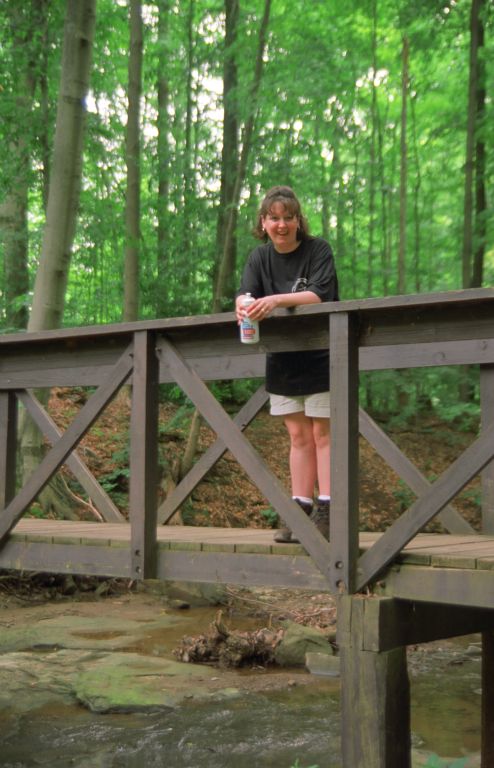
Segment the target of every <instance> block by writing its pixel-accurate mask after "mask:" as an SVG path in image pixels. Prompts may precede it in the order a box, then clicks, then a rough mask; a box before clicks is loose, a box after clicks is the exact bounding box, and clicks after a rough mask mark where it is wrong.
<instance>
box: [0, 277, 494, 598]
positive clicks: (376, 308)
mask: <svg viewBox="0 0 494 768" xmlns="http://www.w3.org/2000/svg"><path fill="white" fill-rule="evenodd" d="M327 345H329V347H330V350H331V433H332V458H331V475H332V503H331V531H330V540H331V544H328V542H326V541H325V540H324V539H323V538H322V536H321V535H320V534H319V532H318V531H317V530H316V529H315V527H314V526H313V525H312V524H311V523H310V522H309V521H308V519H307V518H306V517H305V515H303V514H301V512H300V510H299V508H298V506H297V505H296V504H295V503H294V502H293V501H292V500H291V498H290V496H289V494H288V489H286V488H284V487H283V486H282V485H281V483H280V482H279V480H278V479H277V478H276V477H275V476H274V475H273V474H272V473H271V472H270V471H269V469H268V468H267V467H266V465H265V463H264V461H263V460H262V459H261V457H260V456H259V454H258V453H257V452H256V450H255V449H254V447H253V446H252V445H251V444H250V442H249V441H248V440H247V438H246V437H245V436H244V434H243V430H244V428H245V426H246V425H247V424H248V423H250V421H252V419H253V418H254V417H255V416H256V414H257V413H258V412H259V410H260V409H261V408H262V407H263V405H264V404H265V402H266V400H267V395H266V393H265V391H264V389H263V387H261V388H260V389H259V390H258V391H257V392H256V393H255V395H254V396H253V397H252V398H251V400H250V401H249V402H248V403H247V404H246V405H245V406H244V407H243V408H242V409H241V411H240V412H239V413H238V414H237V415H236V416H235V417H234V418H233V419H232V418H230V416H229V415H228V414H227V413H226V412H225V411H224V410H223V408H222V407H221V405H220V404H219V403H218V402H217V401H216V399H215V398H214V397H213V395H212V394H211V392H210V390H209V388H208V387H207V384H206V382H208V381H212V380H226V379H238V378H253V377H262V375H263V372H264V355H265V353H266V352H267V351H285V350H286V351H289V350H293V351H296V350H300V349H311V348H312V349H317V348H321V347H324V346H327ZM471 364H479V365H480V376H481V395H482V398H481V399H482V432H481V434H480V436H479V437H478V439H477V440H476V441H475V442H474V443H473V445H472V446H470V448H469V449H467V451H465V452H464V454H463V455H462V456H461V457H460V458H459V459H457V461H456V462H455V463H454V464H453V466H452V467H451V468H450V469H448V470H447V471H446V472H445V473H444V474H443V475H442V476H441V477H440V478H439V479H438V480H437V481H436V482H435V483H434V484H433V485H432V486H431V485H430V484H429V483H428V481H427V480H426V479H425V478H424V477H423V476H422V475H421V474H420V472H419V471H418V470H417V469H416V468H415V467H414V466H413V465H412V464H411V463H410V461H409V460H408V459H407V458H406V457H405V456H404V455H403V454H402V453H401V452H400V451H399V449H398V448H397V447H396V446H395V445H394V444H393V443H392V442H391V440H390V439H389V438H388V437H387V436H386V435H385V434H384V433H383V432H382V430H380V429H379V427H378V426H377V425H376V424H375V423H374V422H373V421H372V419H371V418H370V417H369V416H368V414H366V413H365V412H364V411H363V410H362V409H360V408H359V402H358V390H359V371H370V370H384V369H394V368H417V367H426V366H444V365H471ZM493 371H494V291H493V290H490V289H483V290H469V291H458V292H449V293H443V294H429V295H419V296H401V297H388V298H383V299H367V300H362V301H344V302H338V303H328V304H319V305H312V306H307V307H301V308H298V309H297V310H278V311H277V312H276V313H275V314H274V315H273V316H272V317H271V318H269V319H268V320H266V321H264V322H263V324H262V326H261V343H260V344H259V345H256V346H250V345H241V344H240V343H239V340H238V329H237V326H236V323H235V320H234V316H233V314H232V313H227V314H221V315H206V316H200V317H183V318H172V319H166V320H155V321H149V322H146V321H143V322H138V323H127V324H118V325H107V326H96V327H87V328H72V329H62V330H58V331H47V332H42V333H23V334H11V335H5V336H0V510H1V511H0V546H1V543H2V540H4V539H5V538H6V537H7V535H8V533H9V532H10V531H11V530H12V528H13V527H14V526H15V525H16V523H17V522H18V520H19V519H20V518H21V517H22V515H23V514H24V512H25V510H26V509H27V508H28V507H29V505H30V504H31V503H32V501H33V500H34V499H35V498H36V496H37V495H38V494H39V492H40V491H41V490H42V489H43V487H44V486H45V485H46V484H47V483H48V482H49V481H50V479H51V477H52V476H53V475H54V474H55V472H56V471H57V470H58V469H59V468H60V466H61V465H62V464H63V463H67V464H68V465H69V466H70V468H71V470H72V471H73V472H74V473H75V475H76V477H77V478H78V480H79V482H80V483H81V484H82V486H83V487H84V488H85V489H86V490H87V492H88V494H89V495H90V496H91V498H92V499H93V501H94V502H95V504H96V505H97V507H98V509H99V511H100V512H101V514H102V516H103V517H104V519H105V520H107V521H112V522H115V521H123V517H122V515H121V514H120V512H119V510H118V509H117V508H116V507H115V505H114V504H113V502H112V501H111V499H109V497H108V496H107V495H106V494H105V492H104V491H103V489H102V488H101V487H100V486H99V485H98V483H97V482H96V480H95V478H94V477H93V476H92V475H91V474H90V473H89V471H88V470H87V468H86V467H85V465H84V464H83V462H82V460H81V458H80V457H79V456H78V454H77V453H76V448H77V445H78V444H79V442H80V441H81V440H82V438H83V436H84V435H85V434H86V432H87V431H88V430H89V429H90V427H91V426H92V424H93V423H94V422H95V420H96V419H97V418H98V416H99V414H100V413H101V412H102V411H103V410H104V409H105V407H106V406H107V404H108V403H109V402H110V400H111V399H112V398H113V397H114V396H115V394H116V393H117V392H118V390H119V389H120V387H122V386H123V385H125V384H130V385H131V386H132V412H131V425H130V477H131V482H130V497H129V520H130V525H131V558H132V573H133V574H134V575H135V576H136V577H137V578H146V577H152V576H153V575H154V574H155V553H156V526H157V524H160V523H165V522H166V521H167V520H169V518H170V517H171V516H172V515H173V513H174V512H175V510H176V509H177V507H178V506H179V505H180V504H181V503H182V502H183V500H184V499H185V498H186V497H187V496H188V495H189V494H190V493H191V491H192V490H193V488H194V487H195V486H196V485H197V483H198V482H199V481H200V480H201V478H202V477H203V476H204V474H205V473H206V472H207V471H208V469H209V468H210V467H211V466H212V465H213V464H214V462H215V461H217V460H218V458H219V457H220V456H221V455H222V454H223V452H224V451H225V450H226V449H229V450H230V451H231V452H232V454H233V455H234V456H235V457H236V458H237V460H238V461H239V463H240V464H241V466H242V467H243V468H244V469H245V471H246V472H247V473H248V474H249V476H250V477H251V479H252V480H253V482H254V483H255V484H256V485H257V486H258V488H259V489H260V490H261V492H262V493H263V495H264V496H265V497H266V499H267V500H268V501H269V502H270V503H271V504H272V506H273V507H274V508H275V509H276V510H277V511H278V512H279V513H280V514H281V515H282V516H283V518H284V519H285V520H286V521H287V523H288V524H289V525H290V527H291V528H292V530H293V531H294V533H295V534H296V536H297V537H298V538H299V540H300V542H301V543H302V544H303V546H304V547H305V549H306V550H307V552H308V553H309V555H310V556H311V557H312V558H313V560H314V562H315V563H316V565H317V566H318V568H319V569H320V571H321V573H322V574H323V575H324V577H325V578H326V579H327V581H328V583H329V587H330V589H331V590H332V591H334V592H337V593H353V592H355V591H358V590H361V589H362V588H363V587H365V586H366V585H367V584H369V582H372V581H373V580H374V579H375V578H376V577H377V575H378V574H379V573H380V572H381V571H382V570H383V569H384V568H385V567H386V566H387V565H388V564H389V563H390V562H391V561H392V560H393V559H394V558H395V557H396V555H397V554H398V553H399V552H400V550H401V549H402V548H403V547H404V546H405V545H406V544H407V542H409V541H410V540H411V539H412V538H413V537H414V536H415V535H416V534H417V533H418V532H419V531H420V530H422V529H423V528H424V526H425V525H426V524H427V523H428V522H429V521H430V520H431V519H432V518H433V517H434V516H435V515H438V514H439V515H440V516H441V521H442V523H443V525H444V526H445V527H446V528H447V530H449V531H450V532H452V533H465V532H468V531H471V529H470V526H469V524H468V523H467V522H466V521H465V520H464V519H463V518H462V517H461V516H460V515H459V514H458V513H457V512H456V511H455V509H454V508H453V507H451V506H448V505H449V502H450V501H451V499H452V498H453V497H454V496H455V495H456V494H457V493H458V492H459V491H460V490H461V489H462V488H463V487H464V486H465V485H466V484H467V483H468V482H469V481H470V480H471V479H472V477H474V476H475V475H477V474H479V473H481V472H482V482H483V526H484V530H485V531H486V532H489V533H492V532H494V492H493V488H494V473H493V470H492V466H491V460H492V458H493V456H494V439H493V438H494V386H493V379H494V373H493ZM164 382H176V383H177V384H178V386H179V387H181V389H182V390H183V391H184V392H185V393H186V395H187V396H188V397H189V398H190V400H191V401H192V402H193V403H194V404H195V406H196V407H197V408H198V409H199V411H200V412H201V414H202V415H203V417H204V418H205V420H206V421H207V422H208V423H209V425H210V426H211V427H212V429H213V430H214V432H215V433H216V435H217V441H216V443H215V444H214V445H213V446H211V448H210V449H209V450H208V451H207V453H206V454H205V455H204V456H203V457H202V458H201V459H200V461H199V462H198V463H197V464H196V465H195V466H194V467H193V469H192V470H191V472H190V473H189V474H188V475H187V476H186V477H185V478H184V480H183V481H182V482H181V483H180V484H179V486H177V488H176V489H175V491H174V492H173V493H172V494H171V495H170V496H169V497H168V498H167V499H166V500H165V502H164V503H163V504H162V505H161V507H159V508H158V505H157V502H156V499H157V483H158V477H157V424H158V384H159V383H164ZM52 386H67V387H71V386H83V387H95V388H96V389H95V391H94V393H93V394H92V395H91V397H90V398H89V399H88V400H87V402H86V403H85V405H84V406H83V407H82V408H81V410H80V412H79V413H78V415H77V416H76V417H75V419H74V421H73V422H72V424H71V425H70V426H69V427H68V428H67V430H66V431H65V432H64V434H63V435H61V434H60V433H59V430H58V429H57V427H56V426H55V425H54V423H53V422H52V420H51V419H50V417H49V415H48V414H47V413H46V412H45V410H44V409H43V407H42V406H41V404H40V403H39V402H38V400H37V399H36V397H35V395H34V394H33V390H36V389H41V388H49V387H52ZM19 403H22V404H23V406H24V407H25V408H26V410H27V411H28V412H29V414H30V416H31V417H32V418H33V419H34V420H35V422H36V423H37V425H38V426H39V428H40V429H41V431H42V433H43V434H44V436H45V438H46V439H47V440H48V441H49V442H50V443H51V444H52V448H51V450H50V451H49V452H48V453H47V454H46V456H45V458H44V459H43V461H42V462H41V464H40V466H39V467H38V469H37V471H36V472H35V473H34V474H33V476H32V477H30V478H29V479H28V480H27V482H26V483H25V484H24V485H23V487H22V488H19V489H18V488H17V487H16V461H15V456H16V447H17V422H18V419H17V412H18V404H19ZM359 432H361V433H362V434H363V435H364V437H365V438H366V439H367V440H368V441H369V442H370V443H371V444H372V445H373V446H374V447H375V448H376V450H377V451H378V452H379V453H380V454H381V455H382V456H383V458H384V459H385V460H386V461H388V463H390V464H391V466H392V467H393V469H395V471H396V472H397V473H398V475H400V476H401V477H402V478H403V479H404V481H405V482H407V483H408V485H409V486H410V487H411V488H412V490H413V491H414V492H415V493H416V494H417V495H418V498H417V500H416V501H415V503H414V504H413V505H412V506H411V507H410V509H408V510H407V511H406V512H405V513H404V514H403V515H402V516H401V517H400V518H399V519H398V520H397V521H396V522H395V523H394V524H393V525H392V526H390V528H389V529H388V530H387V531H386V532H385V534H384V535H383V536H382V537H381V538H380V540H379V541H378V542H377V543H376V544H375V545H374V546H372V547H371V549H369V550H368V551H366V552H365V554H363V555H361V556H359V545H358V535H359V510H358V506H359V505H358V475H359V470H358V438H359ZM493 464H494V463H493Z"/></svg>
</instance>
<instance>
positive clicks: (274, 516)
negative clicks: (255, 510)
mask: <svg viewBox="0 0 494 768" xmlns="http://www.w3.org/2000/svg"><path fill="white" fill-rule="evenodd" d="M260 515H261V517H262V518H263V520H265V521H266V522H267V523H268V524H269V525H270V526H271V528H276V526H277V524H278V520H279V516H278V513H277V512H276V510H274V509H273V508H272V507H267V509H261V511H260Z"/></svg>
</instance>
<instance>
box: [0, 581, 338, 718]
mask: <svg viewBox="0 0 494 768" xmlns="http://www.w3.org/2000/svg"><path fill="white" fill-rule="evenodd" d="M186 604H187V603H182V606H183V605H186ZM216 610H217V609H216V608H213V607H209V606H197V607H195V608H190V609H189V610H184V609H183V607H182V608H175V607H173V606H172V607H170V605H169V604H168V603H167V602H166V601H164V600H163V598H162V596H161V595H157V594H154V593H151V594H150V593H137V594H136V593H129V594H127V595H124V596H119V597H115V598H105V599H104V600H96V601H94V602H91V601H90V602H84V601H83V602H55V603H45V604H42V605H29V606H27V607H25V608H19V607H18V606H15V607H11V608H9V607H5V606H4V607H3V608H0V630H1V631H0V708H3V707H5V708H7V707H8V708H10V709H11V710H12V708H13V709H15V710H16V711H19V712H26V711H29V710H30V709H35V708H39V707H41V706H44V705H46V704H48V703H50V702H54V701H64V702H66V703H69V702H72V703H73V702H78V703H79V704H82V705H83V706H85V707H87V708H88V709H89V710H91V711H93V712H99V713H105V712H143V711H149V712H155V711H158V710H161V709H168V708H174V707H177V706H179V705H181V704H183V703H184V702H189V701H190V700H192V699H193V700H195V701H199V700H211V699H212V698H216V699H218V698H221V697H224V698H231V697H232V696H235V695H239V694H240V689H242V690H246V689H247V690H262V689H263V688H264V687H266V686H269V687H270V688H273V687H274V688H275V687H277V686H279V687H286V686H288V685H290V684H291V681H293V676H294V674H295V676H296V678H297V680H298V681H299V682H300V683H302V682H307V680H306V677H307V674H306V673H305V670H304V669H301V670H300V671H299V672H298V673H297V671H293V670H290V671H286V670H282V669H278V670H267V669H265V668H262V667H261V666H257V667H256V665H255V663H253V665H252V666H254V669H253V670H252V674H251V675H249V676H247V675H244V676H240V677H239V676H238V675H236V674H235V672H232V671H230V670H228V669H225V668H219V667H218V666H216V665H212V664H210V665H208V664H190V663H184V662H181V661H179V660H177V658H176V648H177V646H179V644H180V642H181V640H182V638H183V637H184V636H186V635H190V634H191V633H192V632H201V631H203V632H208V631H209V628H210V626H211V622H214V617H215V614H216ZM255 623H257V626H259V621H258V620H256V622H255ZM249 626H254V623H252V622H249V621H248V620H243V621H242V622H241V629H242V630H243V633H244V634H248V629H249ZM233 632H234V633H235V630H233ZM304 632H305V633H306V634H307V633H309V634H311V635H312V634H314V630H311V629H309V628H301V632H300V631H299V632H298V633H297V638H298V643H299V646H300V648H303V647H304V646H303V638H302V639H301V637H300V635H301V634H302V635H303V634H304ZM292 634H293V633H292ZM318 636H319V637H320V638H321V642H324V641H323V640H322V637H323V636H322V633H319V634H318ZM309 645H310V646H312V642H311V640H310V639H309ZM326 645H327V647H328V648H329V646H328V644H327V641H326ZM289 658H290V659H291V662H290V663H291V664H293V663H295V664H297V663H300V664H303V655H301V657H300V660H299V661H297V660H296V659H295V658H294V656H293V653H292V654H291V656H290V657H289ZM239 684H240V687H239Z"/></svg>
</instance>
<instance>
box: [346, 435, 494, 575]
mask: <svg viewBox="0 0 494 768" xmlns="http://www.w3.org/2000/svg"><path fill="white" fill-rule="evenodd" d="M493 456H494V423H493V424H491V426H490V427H487V429H485V430H484V431H483V432H482V434H481V435H480V436H479V437H478V438H477V439H476V440H475V441H474V442H473V443H472V444H471V445H470V446H469V447H468V448H467V449H466V450H465V451H464V452H463V453H462V455H461V456H459V457H458V458H457V459H456V461H454V462H453V464H451V466H450V467H448V469H447V470H446V471H445V472H443V474H442V475H441V476H440V477H439V478H438V479H437V480H436V482H435V483H434V485H432V486H430V488H429V489H428V490H427V491H426V492H425V493H424V494H423V495H422V496H421V497H420V499H417V501H416V502H415V503H414V504H412V506H411V507H410V508H409V509H407V511H406V512H405V513H404V514H403V515H402V516H401V517H400V518H399V519H398V520H397V521H396V522H395V523H393V525H392V526H391V527H390V528H388V530H387V531H386V533H384V534H383V535H382V536H381V538H380V539H379V540H378V541H377V542H376V543H375V544H374V545H373V546H372V547H371V548H370V549H368V550H367V552H365V553H364V554H363V555H362V556H361V557H360V558H359V561H358V563H357V574H358V576H357V590H361V589H363V587H365V586H366V584H368V583H369V582H370V581H372V579H373V578H374V577H375V576H377V574H378V573H379V572H380V571H381V570H382V569H383V568H385V567H386V566H387V565H388V564H389V563H390V562H391V560H393V559H394V558H395V557H396V555H397V554H398V553H399V552H401V550H402V549H403V548H404V547H406V545H407V544H408V542H409V541H411V540H412V539H413V538H414V536H416V534H417V533H419V532H420V531H421V530H422V528H423V527H424V526H425V525H427V523H428V522H429V521H430V520H432V518H433V517H434V516H435V515H436V514H437V513H438V511H439V510H440V509H443V507H445V506H446V504H448V503H449V502H450V501H451V499H452V498H453V497H454V496H456V494H457V493H459V492H460V491H461V489H462V488H464V487H465V485H467V483H469V482H470V480H471V479H472V478H473V477H475V475H477V474H478V473H479V472H481V471H482V469H483V468H484V467H485V466H486V465H487V464H489V462H490V461H492V458H493Z"/></svg>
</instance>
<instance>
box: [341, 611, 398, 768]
mask: <svg viewBox="0 0 494 768" xmlns="http://www.w3.org/2000/svg"><path fill="white" fill-rule="evenodd" d="M378 600H379V599H378ZM367 602H368V601H367V599H366V598H361V597H347V598H342V599H341V600H340V603H339V612H338V637H339V645H340V657H341V683H342V687H341V748H342V758H343V768H396V766H398V765H399V766H400V768H410V765H411V763H410V761H411V745H410V687H409V681H408V672H407V663H406V648H405V647H403V646H402V647H398V648H393V649H391V650H387V651H378V650H374V649H373V648H374V647H375V645H374V643H373V642H370V643H369V642H368V639H370V638H368V634H369V629H370V626H369V622H368V621H367V622H366V615H365V614H366V604H367ZM374 619H375V614H374V616H373V617H372V618H371V623H373V621H374ZM370 634H371V635H372V634H373V633H372V630H371V632H370Z"/></svg>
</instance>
